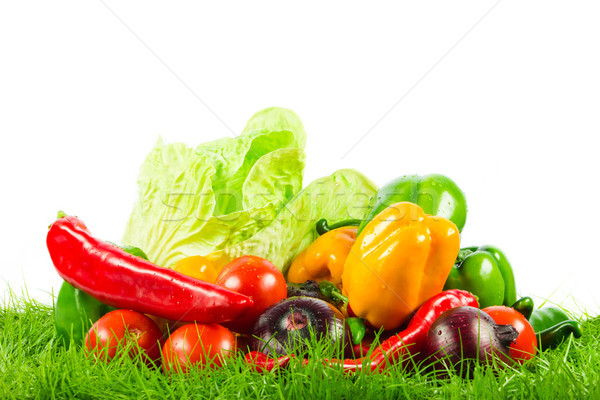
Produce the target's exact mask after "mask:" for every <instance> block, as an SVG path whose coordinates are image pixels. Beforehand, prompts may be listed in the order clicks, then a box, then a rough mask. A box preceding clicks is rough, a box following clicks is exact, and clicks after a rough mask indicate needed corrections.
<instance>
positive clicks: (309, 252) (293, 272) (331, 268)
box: [287, 226, 357, 287]
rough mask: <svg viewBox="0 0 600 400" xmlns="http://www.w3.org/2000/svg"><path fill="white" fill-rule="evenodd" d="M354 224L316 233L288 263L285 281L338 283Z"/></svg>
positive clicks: (337, 284) (339, 283)
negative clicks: (314, 237) (308, 244)
mask: <svg viewBox="0 0 600 400" xmlns="http://www.w3.org/2000/svg"><path fill="white" fill-rule="evenodd" d="M356 230H357V228H356V227H351V226H350V227H348V226H347V227H342V228H337V229H333V230H330V231H328V232H326V233H324V234H323V235H321V236H319V237H318V238H317V239H316V240H315V241H314V242H313V243H312V244H311V245H310V246H308V247H307V248H306V249H304V250H303V251H302V252H301V253H300V254H298V256H297V257H296V258H295V259H294V261H293V262H292V265H291V266H290V268H289V270H288V273H287V280H288V282H292V283H303V282H306V281H307V280H314V281H317V282H320V281H324V280H325V281H329V282H332V283H334V284H335V285H336V286H338V287H339V286H340V285H341V283H342V272H343V269H344V263H345V261H346V258H347V257H348V253H349V252H350V249H351V248H352V245H353V244H354V241H355V240H356Z"/></svg>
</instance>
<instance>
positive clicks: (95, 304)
mask: <svg viewBox="0 0 600 400" xmlns="http://www.w3.org/2000/svg"><path fill="white" fill-rule="evenodd" d="M123 250H125V251H126V252H127V253H129V254H132V255H134V256H137V257H141V258H143V259H145V260H147V259H148V257H147V256H146V254H145V253H144V252H143V251H142V250H141V249H139V248H137V247H132V246H127V247H123ZM114 309H115V308H114V307H111V306H108V305H106V304H104V303H101V302H100V301H98V300H96V299H95V298H94V297H92V296H90V295H89V294H87V293H85V292H84V291H82V290H80V289H77V288H75V287H73V286H71V285H70V284H69V283H68V282H63V284H62V286H61V287H60V291H59V292H58V297H57V298H56V304H55V305H54V324H55V327H56V333H57V336H58V338H59V340H62V341H63V343H64V345H65V346H67V347H68V346H69V345H70V343H71V340H73V342H74V343H75V344H77V345H79V344H81V343H82V342H83V339H84V338H85V335H86V334H87V333H88V331H89V330H90V328H91V327H92V325H93V324H94V322H96V321H97V320H98V319H100V317H102V316H103V315H104V314H106V313H108V312H109V311H112V310H114Z"/></svg>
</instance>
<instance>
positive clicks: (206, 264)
mask: <svg viewBox="0 0 600 400" xmlns="http://www.w3.org/2000/svg"><path fill="white" fill-rule="evenodd" d="M173 269H174V270H175V271H177V272H181V273H182V274H184V275H188V276H191V277H193V278H196V279H201V280H203V281H205V282H209V283H215V281H216V280H217V276H219V272H221V268H220V267H219V266H217V265H216V264H215V263H214V262H213V261H211V260H210V259H208V258H207V257H204V256H190V257H186V258H183V259H181V260H180V261H179V262H178V263H177V264H175V266H174V267H173Z"/></svg>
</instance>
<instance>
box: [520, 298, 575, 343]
mask: <svg viewBox="0 0 600 400" xmlns="http://www.w3.org/2000/svg"><path fill="white" fill-rule="evenodd" d="M529 323H530V324H531V326H532V327H533V330H534V331H535V334H536V335H537V337H538V343H539V346H540V350H548V349H554V348H556V347H558V345H560V344H561V343H562V342H563V341H564V340H566V339H567V338H568V337H569V336H570V335H573V337H575V338H580V337H581V335H582V334H583V330H582V328H581V324H580V323H579V322H578V321H574V320H572V319H570V318H569V316H568V315H567V314H566V313H565V312H564V311H563V310H562V309H560V308H558V307H544V308H541V309H537V310H533V313H532V314H531V317H530V318H529Z"/></svg>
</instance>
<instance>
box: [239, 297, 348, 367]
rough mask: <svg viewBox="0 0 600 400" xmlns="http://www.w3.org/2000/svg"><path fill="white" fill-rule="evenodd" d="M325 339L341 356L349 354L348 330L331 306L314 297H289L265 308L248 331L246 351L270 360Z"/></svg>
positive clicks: (337, 312) (338, 313)
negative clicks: (337, 349) (314, 340)
mask: <svg viewBox="0 0 600 400" xmlns="http://www.w3.org/2000/svg"><path fill="white" fill-rule="evenodd" d="M311 334H314V335H315V336H316V338H317V339H324V338H328V339H329V340H330V341H331V342H332V344H334V345H335V346H342V347H343V351H344V353H348V352H349V351H351V345H352V339H351V335H350V330H349V328H348V326H347V325H346V323H345V321H344V319H343V317H342V315H341V314H340V312H339V311H338V310H336V309H335V308H334V307H333V306H332V305H331V304H329V303H327V302H326V301H324V300H320V299H316V298H313V297H302V296H299V297H290V298H288V299H284V300H281V301H280V302H278V303H276V304H274V305H272V306H270V307H269V308H267V309H266V310H265V311H264V312H263V313H262V314H261V315H260V316H259V317H258V319H257V320H256V322H255V323H254V326H253V327H252V330H251V331H250V336H251V337H250V339H249V341H248V348H249V349H250V350H251V351H257V352H261V353H264V354H266V355H269V356H275V355H285V354H289V353H290V350H301V349H302V348H304V347H305V346H306V343H307V342H310V340H311Z"/></svg>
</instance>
